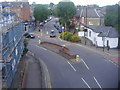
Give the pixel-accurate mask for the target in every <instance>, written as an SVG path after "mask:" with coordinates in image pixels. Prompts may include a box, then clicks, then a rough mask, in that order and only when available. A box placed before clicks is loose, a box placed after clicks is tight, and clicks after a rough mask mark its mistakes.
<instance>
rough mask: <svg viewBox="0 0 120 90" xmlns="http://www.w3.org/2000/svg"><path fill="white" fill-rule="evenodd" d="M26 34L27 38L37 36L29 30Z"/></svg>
mask: <svg viewBox="0 0 120 90" xmlns="http://www.w3.org/2000/svg"><path fill="white" fill-rule="evenodd" d="M24 36H25V37H26V38H31V39H33V38H35V35H34V34H33V33H28V32H27V33H25V34H24Z"/></svg>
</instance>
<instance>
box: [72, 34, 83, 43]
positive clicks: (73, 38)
mask: <svg viewBox="0 0 120 90" xmlns="http://www.w3.org/2000/svg"><path fill="white" fill-rule="evenodd" d="M71 41H72V42H78V41H81V39H80V37H78V36H76V35H73V36H72V38H71Z"/></svg>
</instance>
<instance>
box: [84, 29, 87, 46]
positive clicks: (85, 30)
mask: <svg viewBox="0 0 120 90" xmlns="http://www.w3.org/2000/svg"><path fill="white" fill-rule="evenodd" d="M86 32H87V29H84V38H85V45H86Z"/></svg>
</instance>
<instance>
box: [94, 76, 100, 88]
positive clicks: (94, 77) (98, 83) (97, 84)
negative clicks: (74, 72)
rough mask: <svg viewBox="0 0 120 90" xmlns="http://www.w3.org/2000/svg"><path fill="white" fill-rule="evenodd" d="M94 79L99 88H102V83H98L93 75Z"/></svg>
mask: <svg viewBox="0 0 120 90" xmlns="http://www.w3.org/2000/svg"><path fill="white" fill-rule="evenodd" d="M93 78H94V80H95V81H96V83H97V85H98V86H99V88H100V89H101V90H102V87H101V86H100V84H99V83H98V81H97V79H96V78H95V77H94V76H93Z"/></svg>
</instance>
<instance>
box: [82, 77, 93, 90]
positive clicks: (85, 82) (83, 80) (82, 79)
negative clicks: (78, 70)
mask: <svg viewBox="0 0 120 90" xmlns="http://www.w3.org/2000/svg"><path fill="white" fill-rule="evenodd" d="M81 79H82V80H83V82H84V83H85V84H86V85H87V86H88V88H89V89H90V90H92V89H91V87H90V86H89V85H88V83H87V82H86V81H85V80H84V79H83V78H81Z"/></svg>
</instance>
